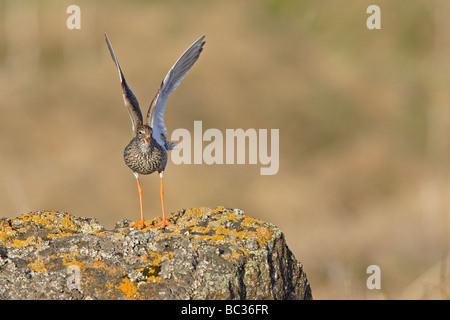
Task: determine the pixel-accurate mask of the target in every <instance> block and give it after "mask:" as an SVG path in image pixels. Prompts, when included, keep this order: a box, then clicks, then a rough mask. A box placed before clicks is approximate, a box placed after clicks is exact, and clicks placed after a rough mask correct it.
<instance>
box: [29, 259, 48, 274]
mask: <svg viewBox="0 0 450 320" xmlns="http://www.w3.org/2000/svg"><path fill="white" fill-rule="evenodd" d="M28 267H29V268H30V269H31V270H33V271H37V272H47V269H46V268H45V265H44V263H43V262H42V261H40V260H37V261H34V262H30V263H29V264H28Z"/></svg>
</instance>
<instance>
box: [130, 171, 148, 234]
mask: <svg viewBox="0 0 450 320" xmlns="http://www.w3.org/2000/svg"><path fill="white" fill-rule="evenodd" d="M135 176H136V181H137V186H138V193H139V204H140V207H141V221H138V222H135V223H133V224H131V227H134V226H137V225H139V226H140V227H141V228H144V227H145V226H146V222H145V221H144V210H143V208H142V188H141V184H140V182H139V176H138V175H137V174H135Z"/></svg>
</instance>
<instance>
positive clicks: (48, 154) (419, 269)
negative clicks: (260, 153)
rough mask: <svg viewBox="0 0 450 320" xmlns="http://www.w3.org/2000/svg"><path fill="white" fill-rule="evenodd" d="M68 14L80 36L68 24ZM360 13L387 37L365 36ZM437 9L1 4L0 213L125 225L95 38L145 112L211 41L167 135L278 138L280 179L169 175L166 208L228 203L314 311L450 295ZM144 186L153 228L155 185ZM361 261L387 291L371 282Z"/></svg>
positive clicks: (449, 206)
mask: <svg viewBox="0 0 450 320" xmlns="http://www.w3.org/2000/svg"><path fill="white" fill-rule="evenodd" d="M71 4H76V5H78V6H79V7H80V8H81V29H80V30H69V29H68V28H67V27H66V20H67V19H68V17H69V14H68V13H66V9H67V7H68V6H69V5H71ZM371 4H377V5H379V6H380V8H381V30H369V29H368V28H367V27H366V20H367V18H368V17H369V15H368V14H367V13H366V9H367V7H368V6H369V5H371ZM449 15H450V4H449V3H448V2H447V1H445V0H442V1H417V0H411V1H407V2H406V1H387V0H377V1H372V0H371V1H350V0H342V1H332V0H328V1H325V0H322V1H300V0H251V1H238V0H230V1H201V0H193V1H181V0H179V1H144V0H131V1H95V2H94V1H75V0H71V1H67V0H66V1H61V0H58V1H57V0H53V1H50V0H40V1H25V0H0V101H1V102H0V107H1V114H0V208H1V215H2V216H5V217H10V218H12V217H16V216H19V215H21V214H24V213H27V212H29V211H35V210H57V211H65V212H69V213H71V214H73V215H77V216H88V217H95V218H97V219H98V220H99V222H100V223H101V224H103V225H104V226H106V227H107V228H112V227H113V226H114V224H115V222H117V221H118V220H120V219H122V218H125V217H126V218H130V219H135V220H137V219H138V217H139V202H138V196H137V190H136V182H135V179H134V177H133V175H132V173H131V171H130V170H129V169H128V168H127V167H126V166H125V164H124V163H123V159H122V152H123V148H124V147H125V146H126V145H127V143H128V142H129V140H130V139H131V127H130V120H129V119H128V114H127V111H126V109H125V107H124V106H123V101H122V96H121V90H120V85H119V80H118V75H117V71H116V69H115V68H114V65H113V62H112V60H111V58H110V56H109V52H108V50H107V47H106V44H105V41H104V35H103V33H104V32H107V33H108V35H109V37H110V39H111V42H112V44H113V46H114V49H115V51H116V55H117V56H118V59H119V61H120V63H121V66H122V69H123V71H124V73H125V76H126V78H127V80H128V83H129V85H130V87H131V88H132V90H133V91H134V93H135V94H136V96H137V97H138V99H139V101H140V104H141V107H142V108H143V109H144V111H143V113H146V108H147V106H148V105H149V103H150V101H151V99H152V98H153V96H154V94H155V93H156V91H157V89H158V87H159V84H160V83H161V80H162V79H163V77H164V76H165V74H166V72H167V71H168V69H169V68H170V66H172V64H173V63H174V62H175V61H176V59H177V58H178V56H179V55H180V54H181V53H182V52H183V51H184V50H185V49H186V48H187V46H188V45H190V44H191V43H192V42H193V41H194V40H195V39H197V38H198V37H199V36H201V35H203V34H206V40H207V43H206V45H205V50H204V52H203V53H202V55H201V58H200V59H199V61H198V62H197V64H196V65H195V66H194V68H193V69H192V70H191V71H190V73H189V74H188V75H187V77H186V78H185V80H184V81H183V83H182V84H181V86H180V87H179V88H178V89H177V91H175V93H174V94H173V95H172V96H171V97H170V99H169V101H168V104H167V109H166V125H167V127H168V130H169V135H170V133H171V131H172V130H174V129H176V128H186V129H188V130H192V128H193V122H194V120H202V121H203V129H204V130H206V129H208V128H217V129H220V130H222V132H223V133H224V132H225V129H228V128H229V129H235V128H243V129H248V128H254V129H279V130H280V131H279V132H280V168H279V172H278V173H277V174H276V175H273V176H261V175H260V174H259V169H260V166H261V165H259V164H258V165H211V166H208V165H174V164H172V163H169V164H168V167H167V169H166V173H165V202H166V208H167V211H168V212H174V211H178V210H180V209H182V208H187V209H189V208H194V207H198V206H209V207H216V206H218V205H225V206H227V207H232V208H240V209H242V210H244V211H245V212H246V214H248V215H250V216H252V217H255V218H259V219H263V220H266V221H269V222H271V223H273V224H275V225H277V226H278V227H280V228H281V229H282V230H283V231H284V232H285V235H286V239H287V242H288V245H289V247H290V248H291V250H292V251H293V252H294V254H295V256H296V257H297V258H298V259H299V260H300V261H301V262H302V264H303V265H304V269H305V271H306V273H307V276H308V279H309V280H310V283H311V286H312V291H313V296H314V298H315V299H403V298H416V299H426V298H432V299H446V298H448V294H449V290H450V285H449V282H450V281H449V277H450V274H449V263H450V261H449V260H448V258H447V254H448V241H449V237H448V234H449V210H450V201H449V198H450V168H449V165H448V164H449V162H450V143H449V138H450V97H449V89H450V64H449V61H450V42H449V40H450V36H449V33H448V30H450V20H449V19H448V16H449ZM191 132H192V131H191ZM141 180H142V187H143V190H144V210H145V216H146V218H147V219H153V218H154V217H157V216H159V215H160V200H159V192H158V188H159V179H158V176H157V175H151V176H146V177H143V178H142V179H141ZM369 265H378V266H380V268H381V286H382V289H381V290H368V289H367V287H366V280H367V278H368V276H369V275H368V274H366V269H367V267H368V266H369Z"/></svg>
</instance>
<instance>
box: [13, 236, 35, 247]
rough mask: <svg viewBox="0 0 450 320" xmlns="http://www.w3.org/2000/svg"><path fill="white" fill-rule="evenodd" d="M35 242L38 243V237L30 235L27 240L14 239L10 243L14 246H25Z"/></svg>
mask: <svg viewBox="0 0 450 320" xmlns="http://www.w3.org/2000/svg"><path fill="white" fill-rule="evenodd" d="M34 244H36V238H35V237H28V238H27V239H26V240H19V239H14V241H12V242H11V243H10V244H9V245H10V246H13V247H25V246H28V245H34Z"/></svg>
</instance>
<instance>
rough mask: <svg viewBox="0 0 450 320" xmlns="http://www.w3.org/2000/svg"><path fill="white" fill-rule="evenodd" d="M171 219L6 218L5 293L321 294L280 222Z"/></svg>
mask: <svg viewBox="0 0 450 320" xmlns="http://www.w3.org/2000/svg"><path fill="white" fill-rule="evenodd" d="M158 220H159V218H157V219H155V220H154V221H153V222H152V224H153V225H154V224H156V223H157V222H158ZM169 221H171V222H172V224H171V225H170V226H168V227H166V228H165V229H164V230H162V229H159V228H152V227H147V228H145V229H142V230H140V229H135V228H132V227H130V226H129V225H130V222H131V221H129V220H122V221H119V222H118V223H117V224H116V226H115V228H114V229H113V230H105V229H104V228H103V227H102V226H101V225H99V224H98V223H97V221H96V220H95V219H92V218H80V217H74V216H72V215H70V214H67V213H58V212H49V211H46V212H31V213H29V214H26V215H23V216H21V217H18V218H16V219H4V218H3V219H0V299H312V295H311V289H310V286H309V283H308V280H307V279H306V275H305V273H304V272H303V268H302V265H301V264H300V262H298V261H297V260H296V259H295V257H294V256H293V254H292V252H291V251H290V250H289V248H288V247H287V245H286V243H285V239H284V235H283V233H282V232H281V231H280V230H279V229H278V228H276V227H275V226H274V225H272V224H270V223H266V222H263V221H260V220H257V219H253V218H250V217H248V216H246V215H244V214H243V213H242V211H241V210H237V209H235V210H233V209H227V208H225V207H218V208H216V209H209V208H197V209H191V210H182V211H179V212H178V213H175V214H172V215H171V216H169Z"/></svg>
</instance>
